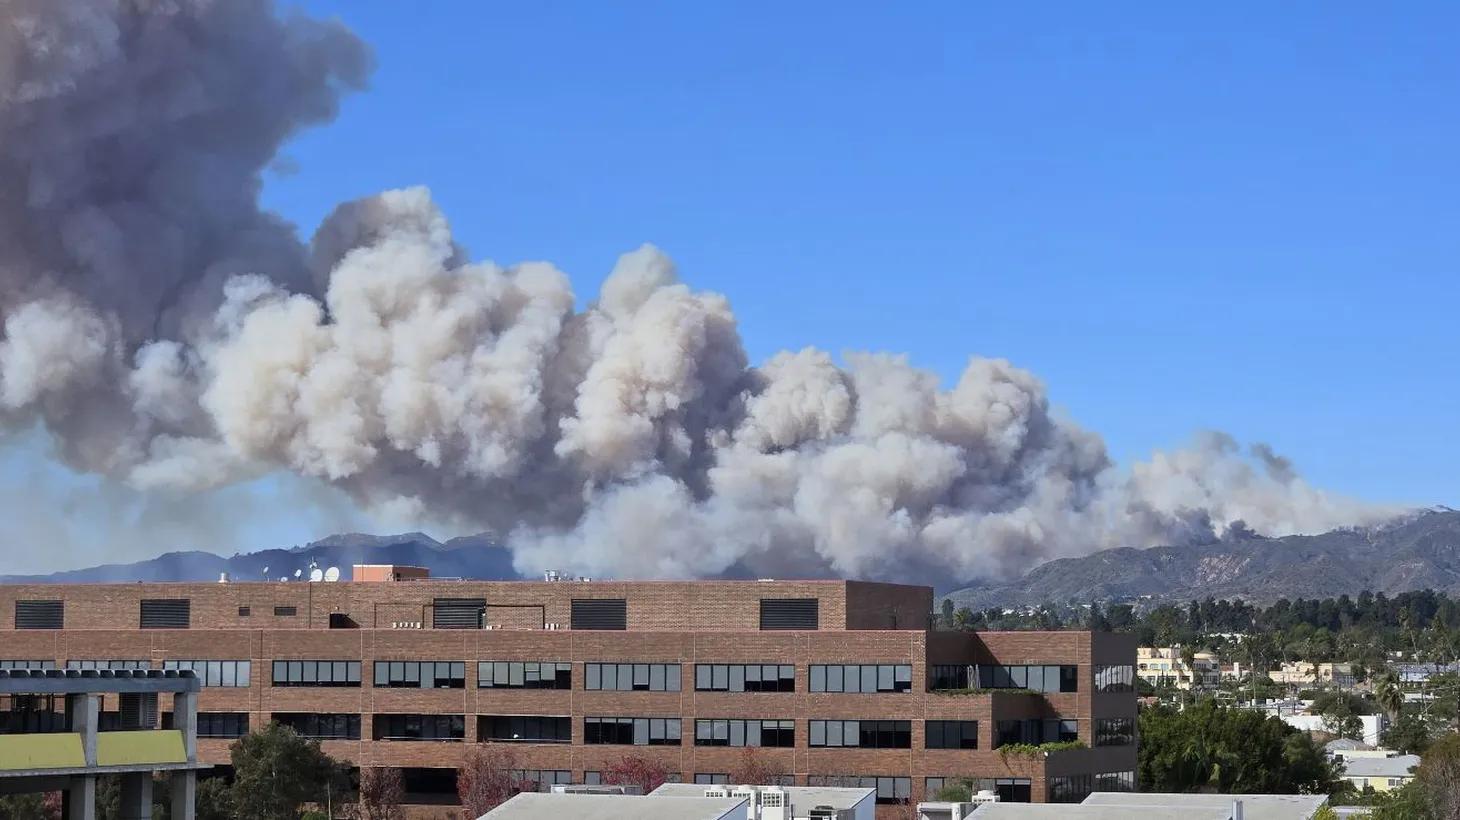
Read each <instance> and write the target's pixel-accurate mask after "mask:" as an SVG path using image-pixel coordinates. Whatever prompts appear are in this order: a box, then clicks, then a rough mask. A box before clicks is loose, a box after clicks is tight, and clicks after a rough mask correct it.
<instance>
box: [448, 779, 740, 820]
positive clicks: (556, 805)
mask: <svg viewBox="0 0 1460 820" xmlns="http://www.w3.org/2000/svg"><path fill="white" fill-rule="evenodd" d="M703 788H704V787H701V793H700V796H698V797H648V796H646V795H622V794H548V793H544V792H524V793H522V794H519V795H517V796H516V797H513V798H512V799H511V800H508V801H507V802H506V803H503V804H502V805H500V806H498V807H496V808H495V809H492V810H491V811H489V812H487V813H486V814H484V815H482V816H481V817H479V818H477V820H745V819H746V817H747V816H748V811H747V809H748V807H749V802H748V801H746V800H745V799H744V798H740V799H734V798H726V797H705V796H704V792H703Z"/></svg>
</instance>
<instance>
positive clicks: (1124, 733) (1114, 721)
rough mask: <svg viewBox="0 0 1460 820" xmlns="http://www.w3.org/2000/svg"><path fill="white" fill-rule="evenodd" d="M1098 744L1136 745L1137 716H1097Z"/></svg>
mask: <svg viewBox="0 0 1460 820" xmlns="http://www.w3.org/2000/svg"><path fill="white" fill-rule="evenodd" d="M1094 735H1095V745H1096V746H1134V745H1135V742H1136V719H1135V718H1096V720H1095V731H1094Z"/></svg>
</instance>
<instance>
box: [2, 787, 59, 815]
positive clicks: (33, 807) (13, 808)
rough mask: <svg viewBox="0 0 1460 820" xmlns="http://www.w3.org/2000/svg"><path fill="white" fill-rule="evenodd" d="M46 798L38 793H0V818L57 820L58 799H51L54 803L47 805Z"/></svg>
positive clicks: (47, 797)
mask: <svg viewBox="0 0 1460 820" xmlns="http://www.w3.org/2000/svg"><path fill="white" fill-rule="evenodd" d="M48 799H49V796H48V795H44V794H39V793H36V794H5V795H0V820H57V818H59V817H60V816H61V814H60V801H59V800H52V801H51V802H53V803H54V805H49V804H48V802H47V801H48Z"/></svg>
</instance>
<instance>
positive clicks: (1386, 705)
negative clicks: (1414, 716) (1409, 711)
mask: <svg viewBox="0 0 1460 820" xmlns="http://www.w3.org/2000/svg"><path fill="white" fill-rule="evenodd" d="M1374 700H1375V702H1377V703H1378V704H1379V708H1380V709H1383V710H1384V714H1386V715H1388V716H1389V719H1390V720H1398V719H1399V713H1400V712H1401V711H1403V709H1404V691H1403V690H1401V689H1400V688H1399V675H1398V674H1396V673H1395V672H1394V670H1392V669H1389V670H1386V671H1385V672H1384V674H1382V675H1380V676H1379V679H1378V680H1377V681H1375V684H1374Z"/></svg>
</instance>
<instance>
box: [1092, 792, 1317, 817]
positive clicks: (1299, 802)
mask: <svg viewBox="0 0 1460 820" xmlns="http://www.w3.org/2000/svg"><path fill="white" fill-rule="evenodd" d="M1234 800H1241V801H1242V817H1243V820H1312V818H1313V815H1314V814H1316V813H1317V812H1318V809H1320V808H1322V807H1323V804H1325V803H1327V802H1328V796H1327V795H1323V794H1153V793H1146V792H1095V793H1094V794H1092V795H1090V796H1089V797H1086V798H1085V802H1083V803H1081V804H1080V805H1081V806H1108V807H1121V808H1124V809H1125V810H1126V814H1125V816H1127V817H1143V818H1144V817H1160V816H1162V815H1157V814H1152V813H1150V812H1152V810H1158V809H1159V810H1164V809H1180V810H1185V811H1196V810H1206V809H1212V810H1213V811H1225V812H1227V816H1231V811H1232V801H1234ZM1075 816H1076V815H1073V814H1071V815H1070V817H1075Z"/></svg>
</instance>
